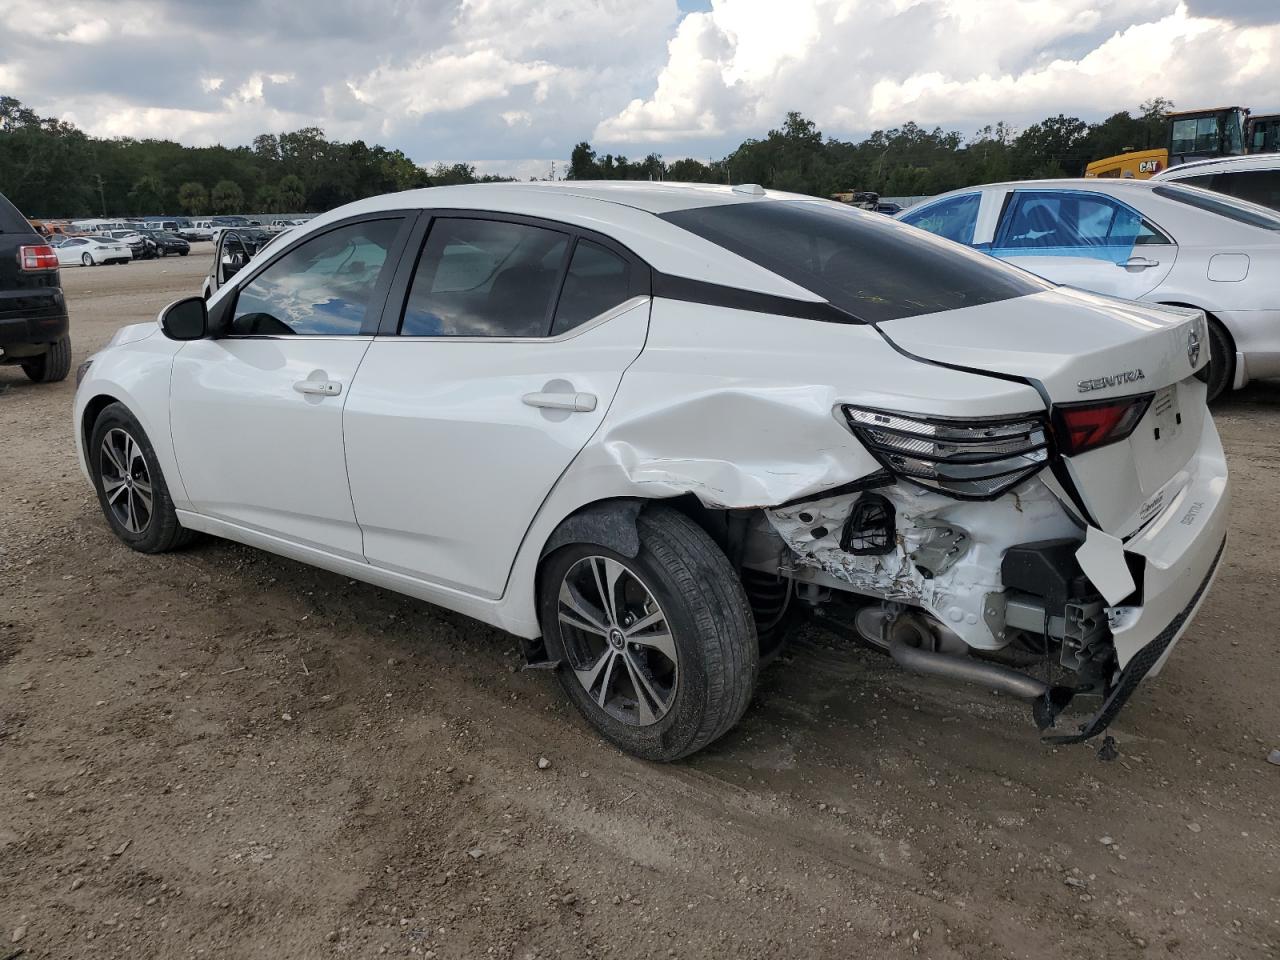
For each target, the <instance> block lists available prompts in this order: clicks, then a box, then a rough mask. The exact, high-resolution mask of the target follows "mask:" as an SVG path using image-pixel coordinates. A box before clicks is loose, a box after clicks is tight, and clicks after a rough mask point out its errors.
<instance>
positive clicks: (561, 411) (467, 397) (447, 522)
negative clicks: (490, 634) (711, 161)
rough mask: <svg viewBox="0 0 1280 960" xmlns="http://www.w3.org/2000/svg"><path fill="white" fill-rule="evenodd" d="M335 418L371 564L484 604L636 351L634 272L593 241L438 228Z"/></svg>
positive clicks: (402, 280)
mask: <svg viewBox="0 0 1280 960" xmlns="http://www.w3.org/2000/svg"><path fill="white" fill-rule="evenodd" d="M405 264H406V267H407V268H406V269H404V271H403V275H402V276H400V277H398V278H397V282H396V286H395V287H394V288H393V291H392V294H391V297H390V298H389V299H388V306H387V311H386V316H385V318H384V322H383V327H382V330H381V332H380V335H379V336H378V337H377V338H376V339H375V340H374V342H373V344H372V345H371V346H370V348H369V352H368V354H367V355H366V356H365V359H364V362H363V363H362V364H361V366H360V371H359V373H358V374H357V376H356V381H355V384H354V385H353V387H352V391H351V398H350V400H349V401H348V402H347V406H346V411H345V414H344V432H345V436H346V448H347V472H348V474H349V476H350V480H351V497H352V500H353V501H354V504H355V512H356V517H357V518H358V520H359V523H360V527H361V529H362V531H363V533H364V549H365V556H366V558H367V559H368V561H369V562H370V563H371V564H374V565H375V566H379V567H384V568H386V569H389V570H393V571H396V572H399V573H404V574H407V575H410V576H413V577H416V578H418V579H422V580H426V581H430V582H433V583H436V584H440V585H443V586H447V587H450V588H453V589H457V590H461V591H463V592H466V593H469V594H472V595H479V596H484V597H490V598H493V597H498V596H501V595H502V592H503V590H504V588H505V585H506V580H507V574H508V572H509V571H510V569H511V564H512V562H513V561H514V558H515V555H516V551H517V549H518V548H519V545H520V542H521V540H522V539H523V538H524V535H525V532H526V531H527V530H528V527H529V524H530V522H531V521H532V519H533V517H534V515H535V514H536V513H537V511H538V508H539V507H540V505H541V504H542V501H543V500H544V499H545V498H546V496H547V494H548V493H549V492H550V490H551V488H552V486H553V485H554V484H555V482H556V480H557V479H558V478H559V476H560V475H561V474H562V473H563V472H564V470H565V468H566V467H568V465H569V464H570V462H572V460H573V459H574V457H575V456H577V454H578V452H579V451H580V450H581V449H582V447H583V446H584V445H585V444H586V442H587V441H588V440H589V439H590V437H591V435H592V434H593V433H594V432H595V430H596V428H597V427H598V426H599V425H600V422H601V420H602V419H603V418H604V415H605V411H606V410H607V409H608V407H609V404H610V402H611V401H612V399H613V395H614V393H615V392H616V390H617V388H618V383H619V381H620V380H621V378H622V374H623V372H624V371H625V370H626V368H627V366H628V365H629V364H630V363H631V362H632V361H633V360H634V359H635V358H636V357H637V356H638V355H639V353H640V350H641V348H642V347H643V346H644V340H645V335H646V333H647V331H648V323H649V298H648V294H649V271H648V268H647V266H645V265H644V264H643V263H641V262H640V261H639V260H637V259H635V258H634V257H633V256H632V255H630V254H629V253H628V252H627V251H625V250H623V249H621V248H619V247H617V246H615V245H613V244H612V243H611V242H610V241H608V240H606V239H604V238H598V237H588V236H581V235H579V234H578V232H577V231H575V230H573V229H571V228H569V227H565V226H562V225H558V224H554V223H547V222H542V221H532V220H528V219H524V218H504V217H498V216H493V215H488V214H474V215H465V214H457V215H449V216H437V217H435V218H434V219H433V220H432V221H431V223H430V229H429V232H428V233H427V235H426V238H425V243H424V245H423V246H422V252H421V255H420V256H418V257H416V258H415V257H413V256H408V257H406V258H405Z"/></svg>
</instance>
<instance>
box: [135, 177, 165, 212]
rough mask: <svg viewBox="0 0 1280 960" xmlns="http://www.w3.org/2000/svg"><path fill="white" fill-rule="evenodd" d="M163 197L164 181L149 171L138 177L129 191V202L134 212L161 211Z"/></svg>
mask: <svg viewBox="0 0 1280 960" xmlns="http://www.w3.org/2000/svg"><path fill="white" fill-rule="evenodd" d="M165 197H166V191H165V187H164V181H163V180H161V179H160V178H159V177H157V176H156V175H155V174H151V173H148V174H145V175H143V176H141V177H139V178H138V179H137V180H136V181H135V182H134V184H133V188H132V189H131V190H130V191H129V202H130V206H132V208H133V212H134V213H162V212H163V211H164V206H165Z"/></svg>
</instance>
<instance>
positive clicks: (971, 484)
mask: <svg viewBox="0 0 1280 960" xmlns="http://www.w3.org/2000/svg"><path fill="white" fill-rule="evenodd" d="M844 413H845V416H846V417H847V418H848V420H849V426H850V427H852V428H853V432H854V433H855V434H857V436H858V438H859V439H860V440H861V441H862V442H863V443H864V444H866V446H867V448H868V449H869V450H870V451H871V452H872V453H873V454H875V455H876V456H877V457H878V458H879V459H880V461H881V462H882V463H884V465H885V466H887V467H888V468H889V469H891V470H892V471H893V472H894V473H896V474H898V475H900V476H902V477H905V478H906V479H908V480H911V481H914V482H915V483H918V484H920V485H921V486H924V487H928V488H929V489H930V490H937V491H938V492H940V493H946V494H950V495H951V496H954V497H959V498H961V499H969V500H985V499H988V498H991V497H996V496H999V495H1000V494H1002V493H1004V492H1005V491H1006V490H1009V489H1011V488H1012V487H1015V486H1017V485H1018V484H1019V483H1021V482H1022V481H1023V480H1026V479H1027V478H1028V477H1030V476H1031V475H1032V474H1034V473H1036V471H1038V470H1039V469H1040V468H1041V467H1043V466H1044V465H1045V464H1046V463H1047V462H1048V460H1049V449H1048V446H1049V441H1048V425H1047V424H1046V422H1045V419H1044V417H1042V416H1040V415H1039V414H1026V415H1022V416H1017V417H1001V418H993V419H977V420H968V419H966V420H958V419H950V418H942V417H919V416H916V415H914V414H906V413H897V412H894V411H890V410H869V409H866V408H863V407H845V408H844Z"/></svg>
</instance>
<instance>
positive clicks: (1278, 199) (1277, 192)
mask: <svg viewBox="0 0 1280 960" xmlns="http://www.w3.org/2000/svg"><path fill="white" fill-rule="evenodd" d="M1151 179H1152V180H1160V181H1164V182H1172V183H1181V184H1185V185H1186V186H1189V187H1204V188H1205V189H1206V190H1214V191H1216V192H1218V193H1225V194H1227V195H1228V196H1232V197H1237V198H1239V199H1241V200H1247V201H1249V202H1250V203H1256V204H1260V205H1261V206H1264V207H1270V208H1271V209H1272V210H1280V153H1251V154H1248V155H1246V156H1242V157H1215V158H1214V159H1212V160H1197V161H1195V162H1194V163H1183V164H1179V165H1178V166H1176V167H1169V168H1168V169H1167V170H1161V171H1160V172H1159V173H1157V174H1156V175H1155V176H1154V177H1152V178H1151Z"/></svg>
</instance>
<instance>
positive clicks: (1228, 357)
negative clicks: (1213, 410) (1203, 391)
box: [1205, 319, 1236, 403]
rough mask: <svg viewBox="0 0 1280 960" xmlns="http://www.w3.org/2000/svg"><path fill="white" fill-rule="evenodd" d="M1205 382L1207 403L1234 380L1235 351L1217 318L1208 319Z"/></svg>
mask: <svg viewBox="0 0 1280 960" xmlns="http://www.w3.org/2000/svg"><path fill="white" fill-rule="evenodd" d="M1207 370H1208V376H1207V377H1206V378H1205V383H1206V384H1208V395H1207V397H1206V399H1207V400H1208V402H1209V403H1212V402H1213V401H1214V400H1217V399H1218V397H1220V396H1221V395H1222V394H1223V393H1224V392H1225V391H1226V390H1228V389H1229V388H1230V387H1231V384H1232V383H1233V382H1234V381H1235V373H1236V352H1235V349H1234V347H1233V346H1232V344H1231V336H1230V335H1229V334H1228V333H1227V331H1226V330H1225V329H1224V328H1223V326H1222V324H1220V323H1219V322H1218V321H1217V320H1213V319H1210V320H1209V366H1208V368H1207Z"/></svg>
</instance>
